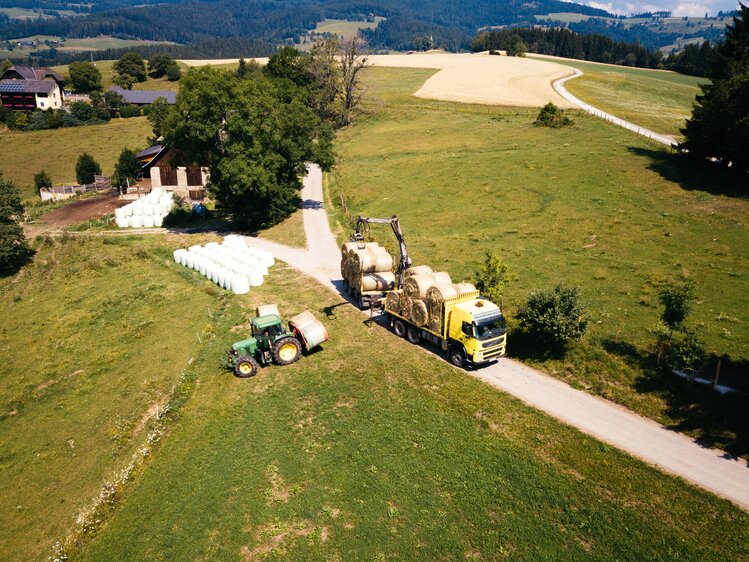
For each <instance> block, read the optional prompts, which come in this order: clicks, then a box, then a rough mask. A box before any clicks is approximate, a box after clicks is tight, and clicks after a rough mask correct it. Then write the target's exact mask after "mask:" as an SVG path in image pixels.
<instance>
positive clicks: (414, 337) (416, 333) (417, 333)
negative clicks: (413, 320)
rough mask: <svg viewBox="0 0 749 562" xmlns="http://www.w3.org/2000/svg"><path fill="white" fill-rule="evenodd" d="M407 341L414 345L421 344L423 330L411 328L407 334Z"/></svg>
mask: <svg viewBox="0 0 749 562" xmlns="http://www.w3.org/2000/svg"><path fill="white" fill-rule="evenodd" d="M406 339H407V340H408V341H410V342H411V343H412V344H414V345H415V344H417V343H419V342H420V341H421V330H419V329H418V328H414V327H413V326H409V327H408V331H407V332H406Z"/></svg>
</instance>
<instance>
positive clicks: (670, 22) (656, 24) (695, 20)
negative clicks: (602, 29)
mask: <svg viewBox="0 0 749 562" xmlns="http://www.w3.org/2000/svg"><path fill="white" fill-rule="evenodd" d="M535 17H536V19H538V20H542V21H545V20H553V21H561V22H563V23H575V22H581V21H585V20H587V19H598V20H603V21H605V22H608V23H609V24H611V25H622V26H623V27H625V28H628V27H632V26H633V25H644V26H646V27H648V28H649V29H650V30H651V31H654V32H656V33H689V34H691V33H697V32H699V31H701V30H707V29H710V28H713V27H715V28H718V29H721V28H723V27H725V26H726V25H728V24H730V23H731V22H732V19H731V18H730V17H721V18H714V19H712V18H701V17H689V18H687V19H684V18H683V17H672V18H657V19H653V18H625V19H618V18H617V19H615V18H606V17H601V16H588V15H585V14H576V13H572V12H555V13H550V14H547V15H545V16H535Z"/></svg>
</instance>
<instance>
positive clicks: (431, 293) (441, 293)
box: [426, 283, 458, 307]
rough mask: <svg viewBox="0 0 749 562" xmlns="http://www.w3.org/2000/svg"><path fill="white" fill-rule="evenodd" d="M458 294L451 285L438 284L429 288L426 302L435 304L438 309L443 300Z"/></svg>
mask: <svg viewBox="0 0 749 562" xmlns="http://www.w3.org/2000/svg"><path fill="white" fill-rule="evenodd" d="M457 294H458V290H457V289H456V288H455V286H453V284H452V283H438V284H436V285H433V286H432V287H429V289H428V290H427V294H426V299H427V302H429V303H430V305H431V304H435V305H437V306H438V307H439V306H440V305H442V303H443V302H445V299H447V298H450V297H454V296H455V295H457Z"/></svg>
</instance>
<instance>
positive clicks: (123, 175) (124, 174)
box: [114, 148, 141, 185]
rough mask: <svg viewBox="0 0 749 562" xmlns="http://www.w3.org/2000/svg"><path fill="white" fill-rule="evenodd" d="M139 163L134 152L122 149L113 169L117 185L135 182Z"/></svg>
mask: <svg viewBox="0 0 749 562" xmlns="http://www.w3.org/2000/svg"><path fill="white" fill-rule="evenodd" d="M140 166H141V164H140V162H139V161H138V158H137V157H136V155H135V151H134V150H130V149H129V148H123V149H122V152H120V157H119V159H118V160H117V164H116V165H115V167H114V174H115V176H116V177H117V183H119V184H120V185H124V184H125V183H126V181H127V180H130V181H133V180H135V178H136V176H137V174H138V171H139V170H140Z"/></svg>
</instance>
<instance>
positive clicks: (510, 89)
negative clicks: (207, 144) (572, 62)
mask: <svg viewBox="0 0 749 562" xmlns="http://www.w3.org/2000/svg"><path fill="white" fill-rule="evenodd" d="M247 60H255V61H257V62H259V63H260V64H265V63H267V62H268V59H267V58H256V59H247ZM238 61H239V59H217V60H206V59H202V60H182V61H180V62H183V63H184V64H186V65H187V66H206V65H227V64H234V63H237V62H238ZM368 61H369V64H371V65H372V66H386V67H393V68H434V69H437V70H439V71H440V72H437V73H436V74H435V75H434V76H432V77H431V78H429V79H428V80H427V81H426V82H425V83H424V84H423V85H422V86H421V88H420V89H419V90H418V91H417V92H416V93H415V94H414V95H415V96H416V97H420V98H426V99H434V100H442V101H456V102H461V103H480V104H487V105H511V106H522V107H541V106H543V105H546V104H547V103H548V102H550V101H551V102H554V103H555V104H557V105H558V106H559V107H563V108H571V107H574V106H573V105H572V104H571V103H570V102H568V101H567V100H566V99H564V98H563V97H562V96H560V95H559V94H557V93H556V92H555V91H554V89H553V88H552V87H551V83H552V82H553V81H554V80H556V79H558V78H564V77H565V76H569V75H570V74H573V72H574V71H573V70H572V69H571V68H569V67H566V66H564V65H561V64H558V63H556V62H548V61H542V60H533V59H527V58H517V57H507V56H500V57H498V56H491V55H486V54H460V55H455V54H450V53H424V54H415V55H373V56H370V57H369V58H368Z"/></svg>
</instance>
